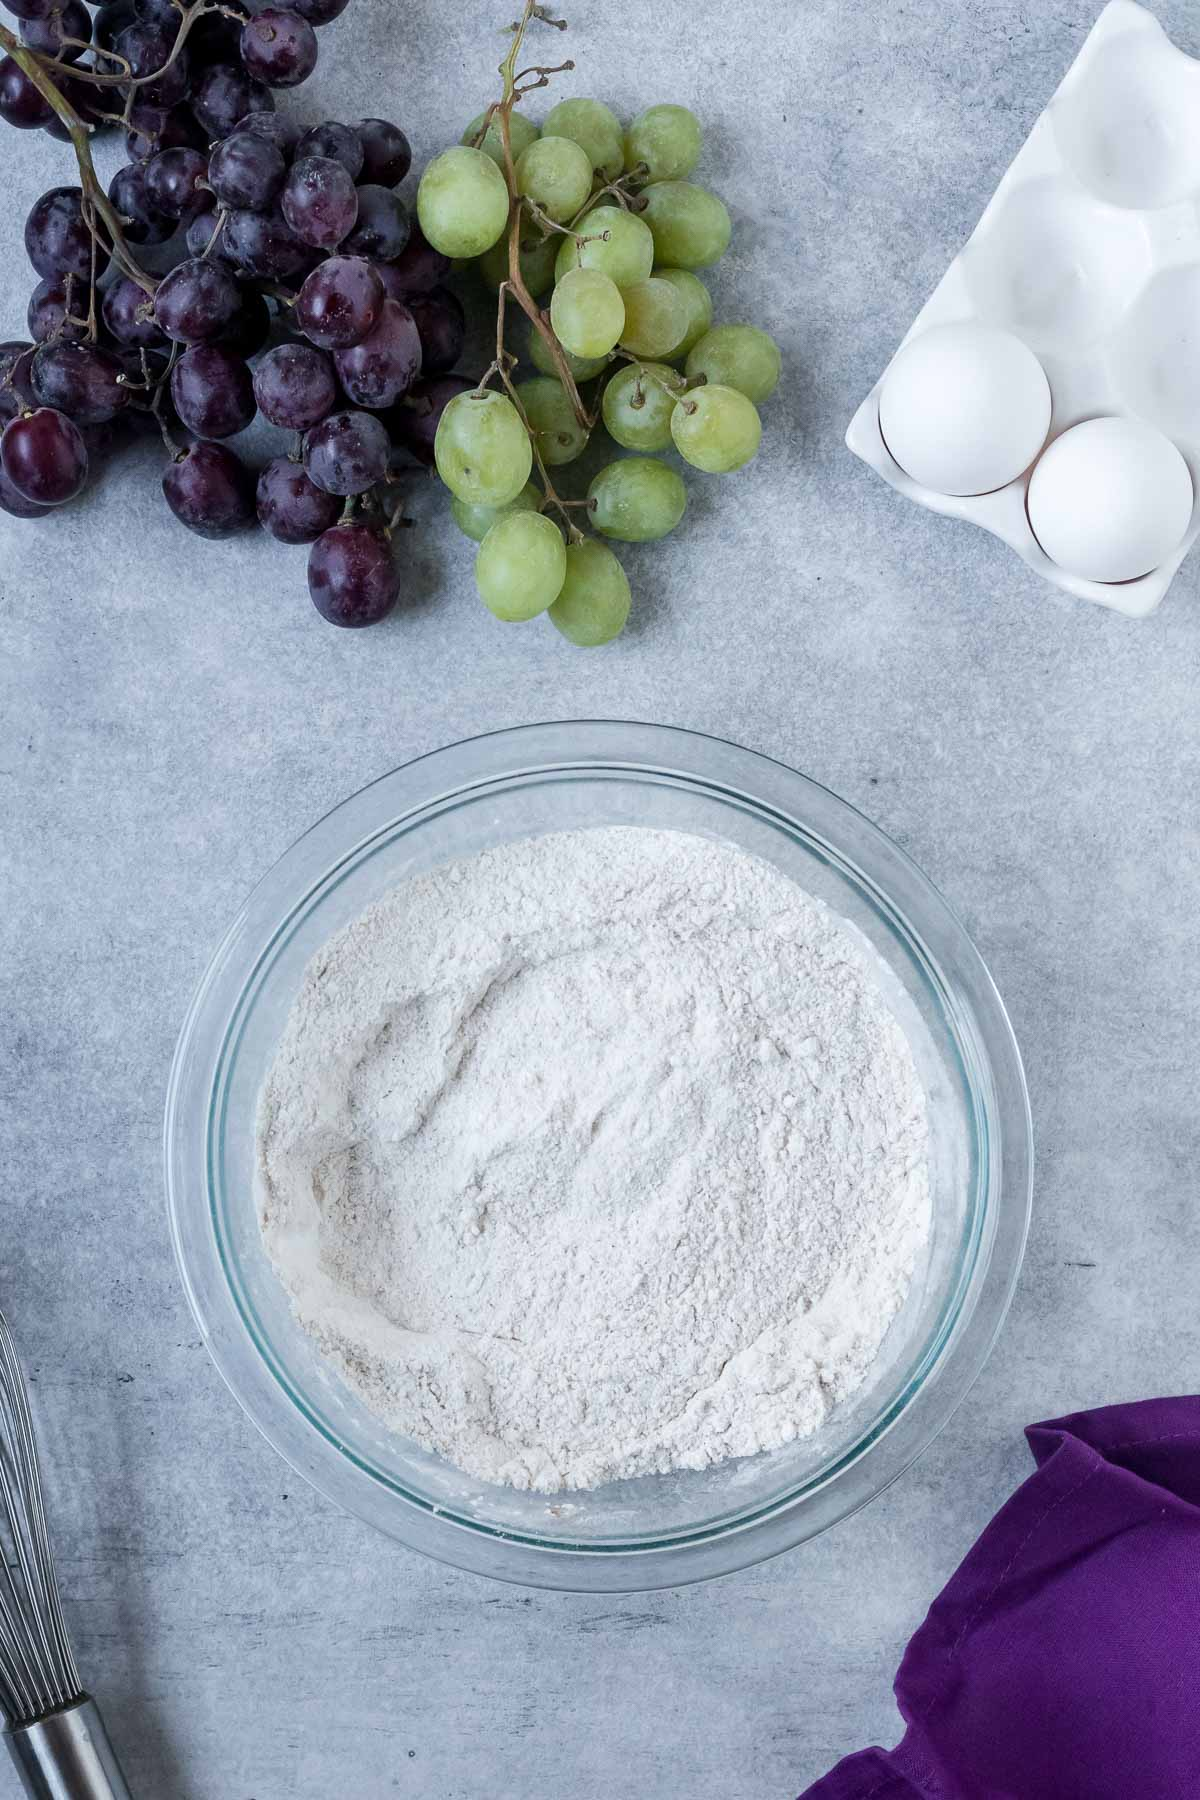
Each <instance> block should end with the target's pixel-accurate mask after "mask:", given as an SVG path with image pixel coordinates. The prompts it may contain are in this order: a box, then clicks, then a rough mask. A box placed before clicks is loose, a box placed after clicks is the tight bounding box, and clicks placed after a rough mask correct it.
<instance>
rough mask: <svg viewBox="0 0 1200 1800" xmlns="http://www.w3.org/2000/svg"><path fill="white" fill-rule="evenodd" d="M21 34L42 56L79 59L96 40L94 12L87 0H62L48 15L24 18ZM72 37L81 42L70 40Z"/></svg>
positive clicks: (70, 59) (30, 46)
mask: <svg viewBox="0 0 1200 1800" xmlns="http://www.w3.org/2000/svg"><path fill="white" fill-rule="evenodd" d="M21 37H22V39H23V40H24V42H25V43H27V44H28V45H29V48H30V49H31V50H36V51H37V52H38V53H39V55H41V56H48V57H50V58H51V59H52V60H54V59H59V60H61V61H62V62H65V63H73V62H78V61H79V58H80V57H81V56H82V55H83V51H84V49H85V47H86V46H87V45H88V44H90V43H91V41H92V15H91V13H90V12H89V11H88V9H87V7H86V6H85V5H84V4H83V0H58V5H57V6H56V7H55V9H54V11H53V12H51V13H47V15H46V17H45V18H44V19H22V21H21ZM68 38H74V39H76V40H77V42H75V43H71V44H68V43H67V41H66V40H67V39H68Z"/></svg>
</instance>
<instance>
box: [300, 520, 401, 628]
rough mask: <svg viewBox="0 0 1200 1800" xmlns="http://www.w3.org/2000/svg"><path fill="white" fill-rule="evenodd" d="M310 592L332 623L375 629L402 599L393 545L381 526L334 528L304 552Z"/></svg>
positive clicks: (352, 524)
mask: <svg viewBox="0 0 1200 1800" xmlns="http://www.w3.org/2000/svg"><path fill="white" fill-rule="evenodd" d="M308 591H309V593H310V594H311V595H312V602H313V605H314V606H315V607H316V609H317V611H318V612H319V613H320V615H321V617H322V618H323V619H327V620H328V621H329V623H330V624H331V625H344V626H350V627H352V628H353V627H358V626H362V625H377V624H378V623H379V621H380V619H386V617H387V615H388V614H389V613H390V612H391V610H392V608H393V607H394V606H395V604H396V601H397V600H398V599H399V597H400V575H399V571H398V570H397V568H396V563H395V558H394V557H393V555H392V546H391V542H390V540H389V538H388V536H387V533H386V532H385V531H384V530H383V528H382V527H381V526H379V525H374V524H371V523H369V522H368V521H366V520H362V519H354V520H351V522H350V523H349V524H347V525H335V526H334V527H333V528H332V530H330V531H327V532H325V533H324V535H323V536H322V537H319V538H318V539H317V541H316V543H315V544H314V545H313V547H312V549H311V550H310V551H309V553H308Z"/></svg>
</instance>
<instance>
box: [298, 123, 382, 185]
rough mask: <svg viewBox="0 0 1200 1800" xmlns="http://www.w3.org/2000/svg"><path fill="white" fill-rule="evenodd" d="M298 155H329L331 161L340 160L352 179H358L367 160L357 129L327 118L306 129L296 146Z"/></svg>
mask: <svg viewBox="0 0 1200 1800" xmlns="http://www.w3.org/2000/svg"><path fill="white" fill-rule="evenodd" d="M296 155H297V156H327V157H328V158H329V160H330V162H340V163H341V165H342V167H343V169H345V171H346V173H347V175H349V177H350V179H351V181H357V180H358V178H359V176H360V175H361V174H362V171H363V163H364V161H365V160H366V158H365V153H364V151H363V146H362V139H361V138H360V137H359V135H358V133H357V131H355V130H354V129H353V128H352V127H351V126H349V125H339V124H338V122H337V120H336V119H327V120H326V121H325V123H324V124H323V125H314V126H313V128H312V130H311V131H306V132H305V134H304V136H303V137H302V138H301V139H300V142H299V144H298V145H297V147H296Z"/></svg>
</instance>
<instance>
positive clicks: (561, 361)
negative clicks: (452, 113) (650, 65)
mask: <svg viewBox="0 0 1200 1800" xmlns="http://www.w3.org/2000/svg"><path fill="white" fill-rule="evenodd" d="M531 19H540V20H541V21H542V23H543V24H546V25H553V26H554V28H555V29H556V30H558V31H565V30H566V20H565V19H554V18H551V17H550V15H549V14H548V13H547V12H546V10H545V8H544V7H541V6H538V5H536V4H535V0H525V10H524V11H523V12H522V14H521V17H520V18H519V19H518V21H517V22H516V24H515V25H514V26H513V28H512V29H513V40H512V43H511V44H510V45H509V50H508V55H507V56H506V57H505V59H504V61H503V62H502V63H501V64H500V77H501V79H502V81H503V83H504V93H503V95H502V97H501V98H500V100H499V101H497V102H496V103H495V105H494V106H493V107H491V108H490V109H489V115H485V117H486V123H485V125H484V127H483V129H484V130H485V131H486V130H487V126H488V125H489V124H490V123H491V119H492V118H497V119H499V121H500V142H501V145H502V147H503V150H504V175H505V179H506V181H507V182H508V193H509V220H508V282H507V286H508V287H510V288H511V289H512V292H513V297H514V299H515V300H516V302H517V304H518V306H519V307H520V308H521V310H522V312H523V313H524V314H525V316H526V317H527V318H528V320H529V322H530V324H531V325H532V326H533V328H534V330H535V331H537V332H539V333H540V334H541V337H542V339H543V340H544V342H545V345H546V348H547V349H548V350H549V352H550V355H551V358H552V359H553V362H554V367H555V370H556V372H557V374H558V378H559V380H560V381H561V382H562V384H563V387H564V389H565V390H566V394H567V398H568V399H569V400H570V402H571V410H572V411H573V412H574V414H575V417H576V418H577V419H578V421H579V423H580V424H581V425H582V426H584V427H585V429H587V430H590V429H591V427H592V425H593V424H594V420H592V419H591V418H590V417H589V416H588V410H587V408H586V406H585V405H584V404H583V401H582V400H581V399H580V397H579V389H578V388H577V387H576V385H575V377H574V376H573V375H572V373H571V370H570V366H569V364H568V362H567V359H566V356H565V355H564V354H563V347H562V345H561V344H560V343H559V341H558V338H557V336H556V335H555V333H554V331H553V330H552V329H551V326H550V321H549V319H548V318H547V316H546V314H545V313H544V312H543V311H542V309H541V307H540V306H539V305H538V304H537V301H536V300H535V299H534V298H533V296H532V295H531V294H530V292H529V289H528V288H527V287H526V285H525V278H524V276H523V275H522V274H521V218H522V210H523V209H522V205H521V196H520V195H519V194H518V192H517V174H516V165H515V163H514V161H513V153H512V133H511V130H510V126H511V123H512V111H513V107H514V106H515V105H516V103H517V101H518V99H519V98H520V95H519V93H518V90H517V75H516V68H517V58H518V56H519V55H520V53H521V45H522V43H523V42H524V40H525V33H526V31H527V30H528V27H529V21H530V20H531ZM504 285H505V284H503V283H502V284H501V287H502V290H503V287H504ZM503 321H504V295H503V291H502V292H501V296H500V301H499V312H498V320H497V324H498V329H499V330H500V332H501V333H502V332H503ZM499 373H500V375H501V377H502V378H504V370H500V371H499ZM506 385H507V386H509V387H511V385H512V384H511V382H507V381H506Z"/></svg>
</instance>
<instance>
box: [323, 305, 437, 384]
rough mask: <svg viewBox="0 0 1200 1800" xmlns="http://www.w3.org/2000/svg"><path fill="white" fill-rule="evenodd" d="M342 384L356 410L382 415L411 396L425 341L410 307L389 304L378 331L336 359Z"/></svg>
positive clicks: (378, 325) (336, 356)
mask: <svg viewBox="0 0 1200 1800" xmlns="http://www.w3.org/2000/svg"><path fill="white" fill-rule="evenodd" d="M333 360H334V364H335V366H336V368H337V372H338V380H339V381H340V382H341V384H342V386H343V387H344V388H345V390H346V393H347V395H348V396H349V398H350V399H351V400H353V402H354V404H355V405H356V406H366V407H369V408H370V409H371V411H373V412H382V411H383V410H384V409H385V408H386V407H389V406H395V404H396V402H397V400H399V399H401V398H402V397H403V396H404V395H405V394H407V392H408V390H409V388H410V387H411V386H412V384H413V382H414V381H415V380H416V379H417V376H418V375H419V374H420V373H421V337H420V333H419V332H418V330H417V327H416V323H415V321H414V319H413V316H412V314H411V313H410V312H409V310H408V308H407V306H403V305H402V304H401V303H400V301H399V300H385V301H384V303H383V309H382V311H381V312H380V315H379V322H378V324H377V325H376V326H375V329H374V330H373V331H371V332H369V333H368V334H367V336H366V337H365V338H364V339H363V341H362V343H361V344H355V345H353V346H352V347H351V348H350V349H349V350H339V351H337V352H336V354H335V356H334V359H333Z"/></svg>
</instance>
